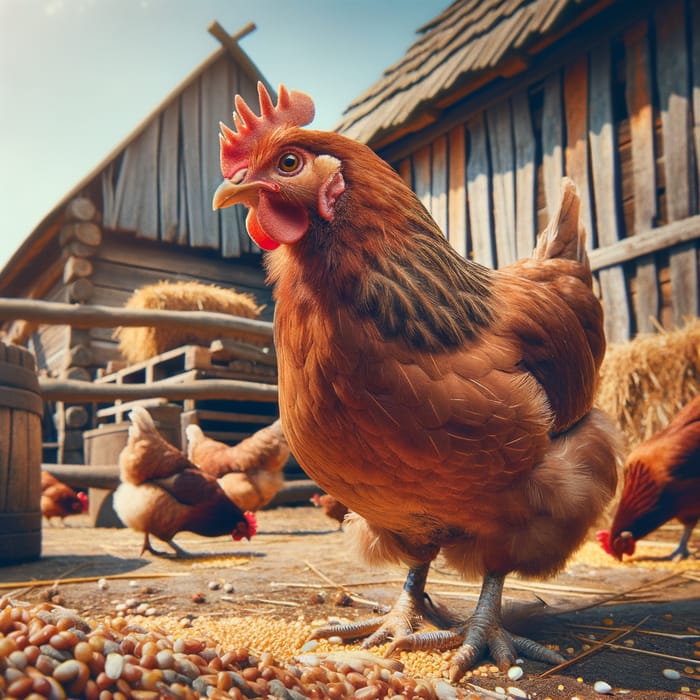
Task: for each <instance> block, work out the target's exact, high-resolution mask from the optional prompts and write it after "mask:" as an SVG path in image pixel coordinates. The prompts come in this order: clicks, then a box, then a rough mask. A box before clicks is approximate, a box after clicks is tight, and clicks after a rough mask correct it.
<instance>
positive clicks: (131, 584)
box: [129, 579, 139, 588]
mask: <svg viewBox="0 0 700 700" xmlns="http://www.w3.org/2000/svg"><path fill="white" fill-rule="evenodd" d="M138 587H139V582H138V581H134V580H133V579H131V581H129V588H138Z"/></svg>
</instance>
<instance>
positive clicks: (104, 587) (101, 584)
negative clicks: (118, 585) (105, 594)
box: [97, 578, 109, 591]
mask: <svg viewBox="0 0 700 700" xmlns="http://www.w3.org/2000/svg"><path fill="white" fill-rule="evenodd" d="M97 587H98V588H99V589H100V590H101V591H106V590H107V589H108V588H109V583H108V582H107V579H106V578H101V579H100V580H99V581H98V582H97Z"/></svg>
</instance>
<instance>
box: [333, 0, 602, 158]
mask: <svg viewBox="0 0 700 700" xmlns="http://www.w3.org/2000/svg"><path fill="white" fill-rule="evenodd" d="M608 4H610V0H607V1H604V2H602V3H601V2H600V1H599V0H598V1H596V0H456V2H453V3H452V4H451V5H450V6H449V7H447V9H445V10H444V11H443V12H442V13H441V14H440V15H438V16H437V17H436V18H435V19H433V20H432V21H431V22H428V23H427V24H425V25H424V26H423V27H421V28H420V29H418V31H417V33H418V35H419V36H418V38H417V39H416V41H415V42H414V43H413V44H412V45H411V46H410V48H409V49H408V51H407V52H406V55H405V56H404V57H403V58H402V59H401V60H399V61H398V62H397V63H395V64H394V65H393V66H391V67H390V68H387V69H386V70H385V71H384V74H383V75H382V77H381V79H380V80H378V81H377V82H376V83H375V84H374V85H373V86H372V87H370V88H369V89H368V90H367V91H366V92H364V93H363V94H362V95H360V96H359V97H358V98H357V99H356V100H354V101H353V102H352V103H351V104H350V106H349V107H348V108H347V109H346V110H345V112H344V115H343V118H342V120H341V122H340V123H339V124H338V125H337V127H336V129H337V130H338V131H341V132H342V133H343V134H345V135H346V136H349V137H351V138H354V139H356V140H358V141H361V142H363V143H367V144H369V145H371V146H373V147H374V148H379V147H382V146H384V145H386V144H387V143H389V142H391V141H394V140H396V139H397V138H400V137H401V136H403V135H405V134H406V133H408V132H412V131H417V130H419V129H421V128H423V127H425V126H427V125H428V124H431V123H432V122H435V121H437V120H438V119H439V118H440V115H441V112H442V110H443V109H444V108H445V107H448V106H449V105H451V104H453V103H454V102H456V101H457V100H459V99H461V98H462V97H464V96H465V95H467V94H469V93H471V92H473V91H474V90H476V89H478V87H480V86H481V85H483V84H485V83H486V82H489V81H491V80H493V79H494V78H497V77H510V76H512V75H515V74H517V73H519V72H520V71H522V70H524V69H525V68H526V67H527V65H528V62H529V57H530V56H531V55H532V54H533V53H535V52H537V51H538V50H541V48H543V47H544V46H546V45H547V44H548V43H549V42H550V41H551V38H552V37H553V36H554V35H556V34H557V33H558V32H560V31H561V29H562V28H563V27H567V28H571V27H572V26H573V25H574V24H575V22H576V21H577V20H578V21H582V20H583V19H584V17H585V10H587V9H589V8H590V7H591V6H593V5H596V6H597V7H596V10H598V9H600V8H601V7H602V6H605V5H608Z"/></svg>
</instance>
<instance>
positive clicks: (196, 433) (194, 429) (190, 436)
mask: <svg viewBox="0 0 700 700" xmlns="http://www.w3.org/2000/svg"><path fill="white" fill-rule="evenodd" d="M185 437H186V438H187V457H188V458H189V459H192V451H193V449H194V446H195V443H197V442H199V441H200V440H201V439H202V438H203V437H204V433H203V432H202V429H201V428H200V427H199V426H198V425H197V424H196V423H192V424H190V425H188V426H187V427H186V428H185Z"/></svg>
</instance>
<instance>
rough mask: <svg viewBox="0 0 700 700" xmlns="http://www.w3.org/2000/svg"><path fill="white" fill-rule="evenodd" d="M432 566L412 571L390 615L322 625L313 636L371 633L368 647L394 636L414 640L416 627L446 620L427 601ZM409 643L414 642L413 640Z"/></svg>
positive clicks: (345, 635) (360, 635)
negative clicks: (430, 610)
mask: <svg viewBox="0 0 700 700" xmlns="http://www.w3.org/2000/svg"><path fill="white" fill-rule="evenodd" d="M429 568H430V564H421V565H419V566H416V567H413V568H412V569H410V570H409V572H408V575H407V576H406V582H405V583H404V587H403V591H401V595H400V596H399V597H398V599H397V600H396V602H395V603H394V605H393V606H392V608H391V610H390V611H389V612H388V613H387V614H386V615H384V616H381V617H373V618H371V619H370V620H361V621H359V622H350V623H347V624H342V625H328V626H327V627H321V628H319V629H317V630H315V631H314V633H313V634H312V635H311V639H319V638H322V637H332V636H338V637H342V638H343V639H357V638H358V637H364V636H366V635H369V636H368V637H367V639H365V640H364V642H363V643H362V646H363V648H365V649H367V648H368V647H373V646H379V645H380V644H383V643H384V642H386V641H387V639H389V638H390V637H392V638H393V639H394V640H395V642H394V643H396V642H399V641H401V640H402V639H410V638H411V637H413V636H414V635H413V632H414V630H416V629H421V628H425V627H427V626H432V624H433V623H436V624H440V623H442V622H443V621H442V620H440V619H439V616H438V615H437V613H435V612H429V611H428V609H427V608H426V606H425V603H424V598H425V593H424V589H425V581H426V578H427V576H428V570H429ZM427 634H434V633H432V632H428V633H427ZM418 636H420V635H418ZM460 640H461V638H460ZM408 644H409V645H410V642H408ZM453 646H454V644H453ZM396 648H398V647H396ZM406 648H409V647H406Z"/></svg>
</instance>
